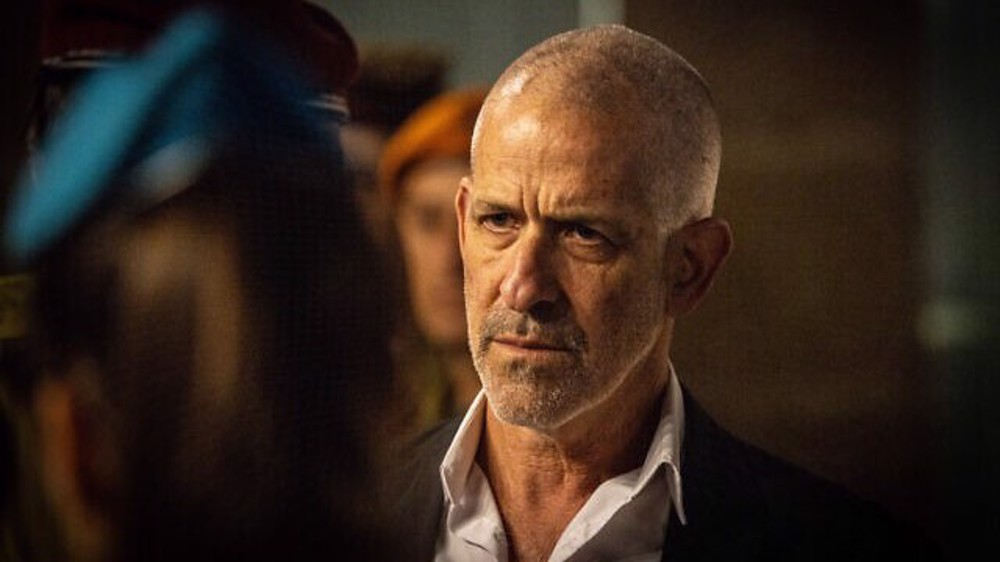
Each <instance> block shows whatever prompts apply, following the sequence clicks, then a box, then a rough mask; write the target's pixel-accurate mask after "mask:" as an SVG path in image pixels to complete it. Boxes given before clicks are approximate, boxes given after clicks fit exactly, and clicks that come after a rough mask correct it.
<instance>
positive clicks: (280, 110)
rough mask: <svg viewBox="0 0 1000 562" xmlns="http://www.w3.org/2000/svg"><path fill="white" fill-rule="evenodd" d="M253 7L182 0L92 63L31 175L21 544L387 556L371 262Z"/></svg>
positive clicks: (75, 552)
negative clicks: (136, 49) (143, 45)
mask: <svg viewBox="0 0 1000 562" xmlns="http://www.w3.org/2000/svg"><path fill="white" fill-rule="evenodd" d="M254 21H255V20H254V19H253V18H244V17H242V16H240V15H238V14H235V13H232V12H223V11H217V10H199V11H194V12H189V13H187V14H186V15H185V16H184V17H183V18H181V19H180V20H178V21H176V22H175V23H173V24H172V25H171V26H170V28H169V29H168V30H167V31H166V33H165V34H164V35H162V36H158V37H157V39H156V42H155V43H154V44H153V45H152V47H151V48H150V49H149V50H148V51H146V50H143V51H142V52H141V55H139V56H138V57H137V58H134V59H133V58H129V59H127V60H124V61H123V62H122V64H120V65H118V66H116V67H115V68H114V69H109V70H102V71H100V72H98V73H94V74H92V75H91V76H88V77H86V78H85V80H84V82H82V83H81V85H80V86H79V87H78V88H76V89H74V94H73V96H72V99H71V100H70V102H69V104H68V105H67V106H66V109H65V114H63V115H61V116H60V117H59V118H58V119H57V121H56V123H55V125H54V126H53V127H52V128H51V130H50V132H49V133H48V134H47V135H46V140H45V141H44V143H43V148H42V150H41V152H40V156H39V158H40V159H39V161H38V163H37V165H36V166H35V168H34V172H35V174H34V175H31V174H28V173H25V175H24V176H23V177H22V180H21V183H20V185H19V189H18V191H17V192H16V194H15V195H16V197H15V199H14V200H13V201H12V204H11V213H10V214H9V216H8V220H7V223H6V225H5V238H4V241H5V244H6V249H7V255H8V257H9V258H10V260H11V261H10V264H11V267H14V268H18V269H21V270H24V271H30V272H31V273H32V276H33V278H34V284H35V289H34V291H33V294H32V299H31V302H32V306H31V309H30V312H31V315H30V317H29V318H30V325H29V333H28V342H29V345H28V348H27V349H28V361H27V369H26V371H25V374H26V377H25V378H24V379H21V380H19V381H17V382H16V383H15V384H10V385H9V387H10V388H11V393H10V395H11V401H12V402H16V403H17V404H18V406H17V407H18V408H19V409H20V410H21V411H23V412H25V414H26V415H27V416H28V417H29V421H28V423H26V424H25V427H24V434H23V435H19V438H18V440H17V446H18V459H19V463H20V466H19V467H18V475H19V481H18V490H17V497H16V500H17V502H18V503H17V506H16V507H17V508H18V512H17V516H18V524H19V526H20V528H21V529H23V530H24V531H25V533H24V535H23V536H21V537H20V538H19V541H20V542H18V544H17V548H18V549H17V550H16V551H15V552H14V554H15V555H17V556H21V557H23V558H24V559H25V560H35V559H70V560H143V561H146V560H178V559H185V560H187V559H210V560H274V559H292V560H312V559H319V558H330V557H333V558H338V557H348V558H362V559H368V558H375V559H378V558H383V557H385V558H391V555H390V553H391V549H392V541H389V540H386V538H385V537H384V536H383V534H382V528H381V527H380V526H379V522H380V517H379V513H378V512H377V510H376V509H375V507H374V506H375V502H374V501H373V498H374V497H375V496H376V495H377V493H378V479H377V472H378V468H379V466H380V464H379V463H380V462H383V457H382V455H381V449H376V448H375V447H374V446H373V443H380V444H381V443H384V442H385V437H386V436H385V435H384V434H383V433H382V432H381V430H380V427H381V425H380V418H381V417H382V415H383V413H384V410H386V409H388V406H386V405H385V404H384V402H383V397H384V396H386V395H387V394H388V390H389V386H390V380H391V365H390V364H389V361H388V339H387V338H388V336H387V334H388V331H389V320H388V319H389V316H388V313H387V311H386V309H385V303H386V299H385V298H384V295H383V294H382V292H381V291H382V289H383V287H384V283H383V282H382V278H383V277H382V273H381V264H380V263H379V262H378V261H377V257H376V252H375V251H374V248H373V246H372V244H371V243H370V242H369V241H368V239H367V238H366V237H365V235H364V228H363V225H362V221H361V219H360V217H359V215H358V214H357V211H356V208H355V205H354V199H353V197H352V195H351V193H350V191H349V189H347V185H346V181H345V178H344V176H343V160H342V154H341V151H340V149H339V146H338V145H337V144H336V142H335V138H336V136H335V135H333V136H331V135H330V134H329V133H330V131H329V130H328V129H326V128H324V127H322V123H324V122H325V120H324V117H323V116H322V111H321V110H320V109H318V108H316V107H314V104H313V103H312V102H313V101H314V99H315V94H316V88H315V83H314V82H312V81H310V80H309V79H307V78H306V77H305V76H304V74H303V73H302V72H301V70H302V67H301V66H295V65H294V64H293V63H290V62H288V61H289V59H288V58H287V54H288V51H287V50H284V49H282V48H280V47H278V46H276V43H275V42H274V41H273V40H272V38H273V35H272V34H269V33H266V32H261V31H260V29H261V28H260V26H259V25H257V24H255V23H253V22H254ZM380 350H381V351H380ZM53 537H56V538H57V539H58V540H57V541H52V538H53Z"/></svg>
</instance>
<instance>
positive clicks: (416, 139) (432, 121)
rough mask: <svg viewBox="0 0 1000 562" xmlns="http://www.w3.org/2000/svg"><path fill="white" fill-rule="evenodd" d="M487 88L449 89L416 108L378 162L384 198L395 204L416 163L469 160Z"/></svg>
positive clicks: (393, 137)
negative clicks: (405, 179)
mask: <svg viewBox="0 0 1000 562" xmlns="http://www.w3.org/2000/svg"><path fill="white" fill-rule="evenodd" d="M486 93H487V89H486V88H479V87H475V88H468V89H462V90H455V91H451V92H446V93H444V94H441V95H439V96H437V97H434V98H432V99H431V100H430V101H428V102H427V103H425V104H424V105H422V106H420V107H419V108H417V110H416V111H414V112H413V114H412V115H411V116H410V117H408V118H407V119H406V121H404V122H403V124H402V125H401V126H400V127H399V129H398V130H397V131H396V132H395V133H394V134H393V135H392V136H391V137H390V138H389V140H388V142H386V145H385V149H384V150H383V152H382V156H381V158H380V159H379V163H378V184H379V190H380V192H381V195H382V197H383V200H384V201H385V202H386V203H387V204H388V205H389V206H390V207H394V206H395V205H396V203H397V202H398V200H399V190H400V186H401V184H402V183H403V178H404V177H406V174H407V173H408V172H409V171H410V170H411V169H412V168H413V167H414V166H415V165H417V164H419V163H421V162H426V161H428V160H433V159H437V158H460V159H463V160H465V161H466V162H468V161H469V151H470V149H471V147H472V130H473V128H474V127H475V125H476V117H477V116H478V115H479V109H480V108H481V107H482V105H483V100H484V99H486Z"/></svg>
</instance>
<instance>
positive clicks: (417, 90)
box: [341, 44, 448, 244]
mask: <svg viewBox="0 0 1000 562" xmlns="http://www.w3.org/2000/svg"><path fill="white" fill-rule="evenodd" d="M359 56H360V68H359V69H358V75H357V78H356V79H355V80H353V81H352V82H351V85H350V87H349V89H348V91H347V101H348V107H349V109H350V114H351V119H350V121H349V122H348V123H347V124H346V125H344V127H342V128H341V139H342V141H343V145H344V154H345V156H346V158H347V171H348V177H349V179H350V182H351V186H352V189H353V190H354V193H355V196H356V197H357V199H358V203H359V204H360V205H361V209H362V212H363V213H364V214H365V220H366V223H367V224H368V225H369V226H370V229H371V232H372V234H373V235H374V236H376V237H377V239H378V240H379V242H380V243H382V244H386V243H387V240H386V237H387V236H388V230H389V229H388V228H387V226H386V223H387V222H388V221H389V217H387V216H386V209H385V207H384V205H382V203H381V197H380V195H379V188H378V179H377V168H378V162H379V159H380V158H381V156H382V150H383V149H384V148H385V143H386V141H387V140H388V138H389V137H390V136H392V134H393V133H395V132H396V130H397V129H399V127H400V126H401V125H402V124H403V121H405V120H406V118H407V117H409V116H410V115H411V114H412V113H413V112H414V111H416V110H417V108H419V107H420V106H421V105H423V104H424V103H426V102H427V101H428V100H430V99H431V98H433V97H434V96H436V95H438V94H440V93H441V92H442V91H443V90H444V82H445V77H446V74H447V71H448V61H447V59H446V58H445V57H444V56H443V55H442V54H441V53H439V52H438V51H437V50H435V49H431V48H427V47H425V46H423V45H387V44H375V45H367V46H366V47H365V48H364V49H363V50H362V51H361V52H360V55H359Z"/></svg>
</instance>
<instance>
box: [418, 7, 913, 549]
mask: <svg viewBox="0 0 1000 562" xmlns="http://www.w3.org/2000/svg"><path fill="white" fill-rule="evenodd" d="M720 146H721V141H720V132H719V122H718V118H717V115H716V112H715V110H714V108H713V105H712V100H711V95H710V93H709V90H708V87H707V86H706V84H705V82H704V81H703V80H702V78H701V77H700V76H699V74H698V72H697V71H696V70H695V69H694V68H693V67H692V66H691V65H690V64H688V63H687V62H686V61H685V60H684V59H683V58H682V57H681V56H679V55H678V54H677V53H675V52H673V51H672V50H670V49H669V48H667V47H666V46H664V45H662V44H661V43H659V42H657V41H656V40H654V39H652V38H650V37H647V36H644V35H642V34H639V33H636V32H634V31H632V30H629V29H627V28H625V27H622V26H599V27H594V28H589V29H584V30H576V31H571V32H568V33H564V34H561V35H558V36H555V37H553V38H551V39H549V40H546V41H544V42H542V43H541V44H539V45H537V46H535V47H534V48H532V49H530V50H529V51H528V52H527V53H525V54H524V55H523V56H522V57H520V58H519V59H518V60H517V61H515V62H514V63H513V64H512V65H511V66H510V67H509V68H508V69H507V70H506V71H505V72H504V73H503V75H502V76H501V77H500V79H499V80H498V82H497V83H496V84H495V85H494V87H493V88H492V90H491V92H490V93H489V95H488V97H487V99H486V102H485V104H484V107H483V110H482V112H481V113H480V115H479V119H478V122H477V124H476V129H475V134H474V138H473V145H472V171H471V175H470V176H469V177H466V178H464V179H463V180H462V181H461V184H460V187H459V189H458V193H457V197H456V211H457V216H458V222H459V241H460V246H461V255H462V259H463V263H464V275H465V300H466V308H467V318H468V331H469V345H470V349H471V352H472V356H473V360H474V363H475V366H476V370H477V372H478V374H479V377H480V379H481V381H482V383H483V391H482V392H481V393H480V395H479V396H478V398H477V399H476V400H475V402H474V403H473V404H472V406H471V407H470V409H469V410H468V412H467V413H466V415H465V416H464V418H462V419H461V420H453V421H452V422H451V423H448V424H446V425H444V426H442V427H440V428H439V429H437V430H436V431H434V432H431V433H429V434H427V435H425V436H424V438H423V439H422V440H421V441H420V442H419V443H418V445H417V450H416V453H415V454H414V455H413V459H414V461H413V462H414V466H411V467H410V468H409V469H408V474H410V475H411V480H410V481H409V484H410V488H409V489H408V490H406V491H405V492H404V493H403V494H402V496H401V502H402V505H401V508H400V510H399V511H400V513H403V514H405V515H406V517H407V519H408V523H407V525H408V526H406V527H404V532H405V533H406V535H407V536H409V537H412V538H414V539H415V542H416V548H417V550H418V552H417V554H416V555H415V557H414V558H415V559H424V560H431V559H434V560H462V561H465V560H469V561H478V560H484V561H485V560H499V561H506V560H521V561H524V560H631V561H638V560H643V561H646V560H660V559H668V560H691V559H697V560H745V559H752V560H820V559H836V560H857V559H880V560H883V559H885V557H887V556H894V557H895V556H900V555H904V556H907V557H908V558H909V557H912V558H910V559H913V558H915V559H922V557H923V556H924V555H925V554H927V555H929V553H930V552H931V551H932V550H933V549H930V548H927V549H924V548H923V547H924V546H926V545H924V543H922V542H919V541H918V540H917V539H915V538H914V539H912V540H911V537H910V531H909V529H908V528H906V527H904V526H902V525H897V523H896V522H894V521H892V520H891V519H890V518H888V517H887V516H886V515H885V514H884V513H882V512H881V511H880V510H879V509H878V508H876V507H875V506H874V505H872V504H868V503H865V502H863V501H861V500H860V499H857V498H855V497H853V496H852V495H850V494H849V493H848V492H847V491H846V490H844V489H842V488H839V487H836V486H834V485H833V484H831V483H828V482H824V481H821V480H820V479H818V478H816V477H814V476H812V475H810V474H808V473H806V472H805V471H802V470H800V469H798V468H794V467H792V466H790V465H788V464H786V463H785V462H783V461H781V460H779V459H776V458H773V457H771V456H769V455H767V454H766V453H764V452H763V451H761V450H758V449H756V448H754V447H752V446H750V445H748V444H746V443H743V442H741V441H738V440H737V439H736V438H735V437H733V436H732V435H730V434H728V433H727V432H725V431H724V430H723V429H721V428H720V427H718V426H717V425H716V424H715V423H714V422H712V421H711V420H710V419H709V418H708V416H707V415H706V413H705V412H704V411H703V410H701V409H700V408H699V407H698V405H697V404H696V403H695V402H694V401H693V400H692V397H691V396H690V395H689V394H688V393H687V392H686V391H685V389H684V387H683V386H682V385H681V383H680V381H679V378H678V373H677V372H675V370H674V368H673V365H672V364H671V361H670V346H671V340H672V337H673V333H674V325H675V322H676V321H677V320H678V319H679V318H681V317H683V316H684V315H686V314H688V313H690V312H692V311H693V310H695V309H696V308H697V306H698V304H699V303H700V302H701V300H702V299H703V298H704V297H705V295H706V293H707V292H708V290H709V288H710V286H711V285H712V281H713V279H714V278H715V276H716V274H717V273H718V272H719V270H720V269H721V267H722V265H723V264H724V262H725V260H726V256H727V255H728V253H729V251H730V248H731V246H732V235H731V232H730V228H729V225H728V224H727V223H726V222H725V221H723V220H721V219H719V218H716V217H714V216H712V207H713V200H714V196H715V186H716V180H717V178H718V173H719V164H720V155H721V149H720ZM412 475H416V476H412ZM914 545H919V546H918V547H914Z"/></svg>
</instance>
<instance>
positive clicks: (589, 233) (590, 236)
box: [566, 224, 607, 244]
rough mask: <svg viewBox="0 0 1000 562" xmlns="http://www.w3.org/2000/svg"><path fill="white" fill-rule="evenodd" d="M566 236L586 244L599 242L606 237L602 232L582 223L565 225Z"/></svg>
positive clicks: (605, 239) (604, 240) (603, 240)
mask: <svg viewBox="0 0 1000 562" xmlns="http://www.w3.org/2000/svg"><path fill="white" fill-rule="evenodd" d="M566 236H567V237H569V238H571V239H573V240H575V241H578V242H583V243H586V244H600V243H602V242H606V241H607V238H606V237H605V236H604V235H603V234H601V233H600V232H598V231H596V230H594V229H593V228H590V227H589V226H584V225H582V224H574V225H570V226H569V227H567V228H566Z"/></svg>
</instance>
